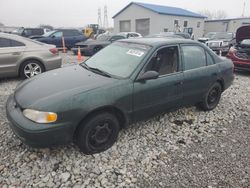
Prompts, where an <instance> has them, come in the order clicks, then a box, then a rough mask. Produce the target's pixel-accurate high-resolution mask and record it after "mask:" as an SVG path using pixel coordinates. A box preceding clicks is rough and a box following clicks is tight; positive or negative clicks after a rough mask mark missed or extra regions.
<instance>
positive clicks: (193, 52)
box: [182, 45, 207, 70]
mask: <svg viewBox="0 0 250 188" xmlns="http://www.w3.org/2000/svg"><path fill="white" fill-rule="evenodd" d="M182 53H183V54H182V55H183V62H184V70H192V69H197V68H200V67H204V66H206V64H207V63H206V54H205V51H204V49H203V48H202V47H200V46H195V45H183V46H182Z"/></svg>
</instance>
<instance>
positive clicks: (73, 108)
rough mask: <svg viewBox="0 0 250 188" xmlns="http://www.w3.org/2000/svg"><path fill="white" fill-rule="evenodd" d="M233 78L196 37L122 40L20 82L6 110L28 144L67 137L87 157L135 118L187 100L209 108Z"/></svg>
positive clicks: (46, 143) (228, 68)
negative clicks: (77, 63) (77, 60)
mask: <svg viewBox="0 0 250 188" xmlns="http://www.w3.org/2000/svg"><path fill="white" fill-rule="evenodd" d="M233 79H234V75H233V63H232V61H231V60H228V59H222V58H220V57H219V56H217V55H216V54H215V53H213V52H212V51H211V50H210V49H209V48H207V47H206V46H205V45H203V44H200V43H198V42H195V41H192V40H182V39H171V38H168V39H166V38H165V39H164V38H141V39H126V40H121V41H118V42H115V43H113V44H111V45H109V46H108V47H106V48H104V49H103V50H101V51H100V52H98V53H97V54H96V55H94V56H93V57H91V58H89V59H88V60H87V61H85V62H83V63H81V64H80V65H76V66H70V67H65V68H61V69H56V70H53V71H49V72H47V73H43V74H41V75H38V76H36V77H34V78H31V79H28V80H26V81H24V82H23V83H22V84H20V85H19V86H18V87H17V88H16V90H15V92H14V94H13V95H11V96H10V97H9V99H8V101H7V105H6V106H7V107H6V108H7V110H6V111H7V116H8V119H9V121H10V122H11V123H10V126H11V128H12V129H13V131H14V133H15V134H16V135H17V136H18V137H19V138H20V139H21V140H22V141H23V142H24V143H26V144H28V145H30V146H33V147H50V146H53V145H58V144H66V143H69V142H72V141H74V142H75V143H76V144H77V145H78V146H79V148H80V150H81V151H82V152H83V153H85V154H93V153H98V152H102V151H104V150H106V149H108V148H109V147H111V146H112V145H113V144H114V142H115V141H116V139H117V137H118V133H119V131H120V130H121V129H122V128H124V127H126V126H128V125H129V124H132V123H133V122H136V121H138V120H142V119H146V118H149V117H151V116H153V115H157V114H159V113H162V112H165V111H167V110H170V109H173V108H176V107H183V106H188V105H197V106H199V107H200V108H201V109H203V110H212V109H214V108H215V107H216V106H217V104H218V103H219V100H220V97H221V93H222V92H223V91H225V90H226V89H227V88H228V87H229V86H230V85H231V84H232V81H233Z"/></svg>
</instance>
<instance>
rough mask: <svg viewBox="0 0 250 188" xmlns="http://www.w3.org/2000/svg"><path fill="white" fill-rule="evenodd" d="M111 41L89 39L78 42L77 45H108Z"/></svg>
mask: <svg viewBox="0 0 250 188" xmlns="http://www.w3.org/2000/svg"><path fill="white" fill-rule="evenodd" d="M110 43H111V42H110V41H101V40H87V41H84V42H78V43H76V46H81V45H89V46H91V45H106V44H110Z"/></svg>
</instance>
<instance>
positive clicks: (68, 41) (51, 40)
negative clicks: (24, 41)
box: [33, 29, 87, 49]
mask: <svg viewBox="0 0 250 188" xmlns="http://www.w3.org/2000/svg"><path fill="white" fill-rule="evenodd" d="M62 37H63V38H64V41H65V46H66V48H68V49H71V48H72V47H74V46H75V44H76V43H78V42H81V41H85V40H87V38H86V37H85V36H84V35H83V33H82V32H81V31H79V30H77V29H57V30H55V31H51V32H48V33H45V34H44V35H42V36H41V37H36V38H33V39H35V40H37V41H40V42H43V43H47V44H54V45H56V47H57V48H62V47H63V42H62Z"/></svg>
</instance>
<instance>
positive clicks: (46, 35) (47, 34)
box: [43, 31, 55, 37]
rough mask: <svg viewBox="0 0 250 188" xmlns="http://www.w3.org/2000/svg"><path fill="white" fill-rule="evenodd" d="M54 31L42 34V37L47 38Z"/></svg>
mask: <svg viewBox="0 0 250 188" xmlns="http://www.w3.org/2000/svg"><path fill="white" fill-rule="evenodd" d="M54 32H55V31H50V32H48V33H45V34H43V36H44V37H49V36H50V35H51V34H52V33H54Z"/></svg>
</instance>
